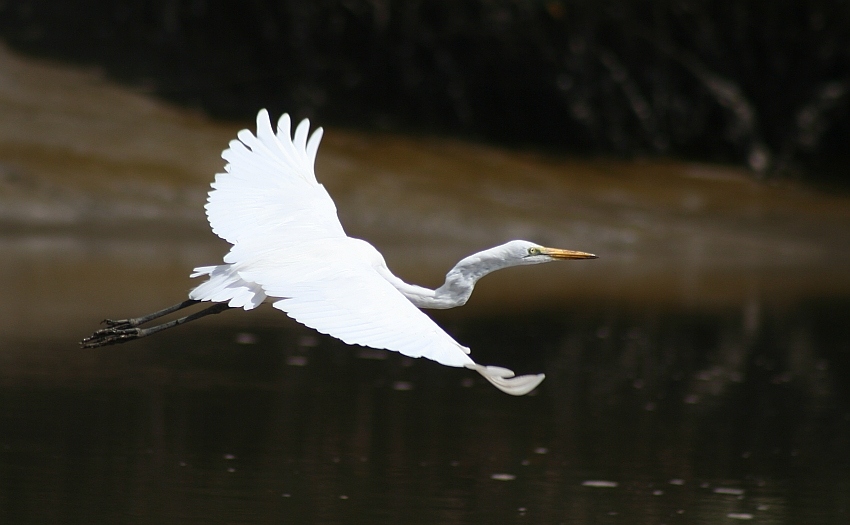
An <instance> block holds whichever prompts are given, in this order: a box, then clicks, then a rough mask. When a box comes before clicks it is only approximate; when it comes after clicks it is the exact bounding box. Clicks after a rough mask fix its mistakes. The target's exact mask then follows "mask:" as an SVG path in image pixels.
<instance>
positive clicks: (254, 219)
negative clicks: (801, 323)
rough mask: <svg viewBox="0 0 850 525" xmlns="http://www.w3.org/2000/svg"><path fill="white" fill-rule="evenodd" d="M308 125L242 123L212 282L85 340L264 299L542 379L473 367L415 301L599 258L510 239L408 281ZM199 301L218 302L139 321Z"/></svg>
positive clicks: (529, 384)
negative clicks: (349, 227) (338, 186)
mask: <svg viewBox="0 0 850 525" xmlns="http://www.w3.org/2000/svg"><path fill="white" fill-rule="evenodd" d="M308 129H309V122H308V121H307V120H306V119H305V120H303V121H301V123H300V124H299V125H298V127H297V128H296V129H295V136H294V138H293V137H292V136H291V135H290V119H289V115H286V114H284V115H283V116H282V117H281V118H280V120H279V121H278V125H277V133H275V132H274V131H273V130H272V126H271V122H270V121H269V115H268V113H267V112H266V111H265V110H262V111H260V113H259V115H257V134H256V136H255V135H254V134H253V133H251V132H250V131H249V130H247V129H246V130H242V131H240V132H239V133H238V135H237V137H238V139H239V140H233V141H231V142H230V147H229V148H228V149H226V150H224V152H223V153H222V157H223V158H224V159H225V160H226V161H227V165H226V166H225V173H219V174H217V175H216V177H215V182H213V183H212V188H213V189H212V191H210V192H209V199H208V201H207V204H206V206H205V208H206V211H207V217H208V219H209V223H210V226H211V227H212V231H213V232H214V233H215V234H217V235H218V236H219V237H221V238H223V239H225V240H226V241H228V242H230V243H231V244H232V245H233V246H232V247H231V248H230V251H229V252H228V253H227V255H225V256H224V264H220V265H217V266H202V267H199V268H195V270H194V273H193V274H192V277H200V276H208V280H207V281H205V282H204V283H202V284H201V285H199V286H197V287H196V288H194V289H193V290H192V291H191V292H189V299H188V300H186V301H183V302H182V303H179V304H176V305H174V306H172V307H170V308H166V309H164V310H160V311H158V312H154V313H152V314H150V315H147V316H143V317H138V318H134V319H122V320H117V321H113V320H106V321H104V322H105V323H106V325H107V327H106V328H103V329H101V330H98V331H97V332H95V333H94V334H92V335H91V336H90V337H87V338H85V339H83V340H82V342H81V343H80V344H81V345H82V346H83V347H87V348H91V347H97V346H102V345H108V344H114V343H123V342H126V341H129V340H133V339H138V338H140V337H145V336H147V335H150V334H152V333H156V332H159V331H161V330H164V329H166V328H171V327H173V326H176V325H179V324H183V323H185V322H188V321H192V320H195V319H198V318H200V317H203V316H206V315H210V314H215V313H219V312H222V311H224V310H226V309H228V308H243V309H245V310H250V309H252V308H256V307H257V306H259V305H260V304H261V303H263V302H265V301H269V302H271V303H272V306H274V307H275V308H277V309H279V310H283V311H284V312H286V313H287V314H288V315H289V316H290V317H292V318H293V319H295V320H297V321H298V322H300V323H303V324H305V325H307V326H309V327H311V328H314V329H316V330H318V331H319V332H321V333H324V334H328V335H332V336H334V337H336V338H338V339H341V340H342V341H344V342H346V343H348V344H358V345H363V346H369V347H372V348H378V349H386V350H392V351H396V352H399V353H402V354H404V355H406V356H410V357H427V358H428V359H432V360H434V361H437V362H438V363H441V364H444V365H447V366H455V367H465V368H470V369H472V370H476V371H477V372H479V373H480V374H481V375H482V376H484V377H485V378H486V379H487V380H488V381H490V382H491V383H493V384H494V385H495V386H496V387H498V388H499V389H501V390H503V391H504V392H507V393H508V394H513V395H523V394H526V393H528V392H530V391H531V390H533V389H534V388H535V387H536V386H537V385H538V384H540V382H541V381H543V378H544V376H543V374H536V375H524V376H515V374H514V372H513V371H511V370H508V369H506V368H501V367H497V366H484V365H481V364H478V363H476V362H475V361H473V360H472V358H471V357H470V356H469V349H468V348H467V347H465V346H463V345H461V344H460V343H458V342H457V341H455V340H454V339H453V338H452V337H451V336H450V335H448V334H447V333H446V332H444V331H443V330H442V329H441V328H440V327H439V326H437V325H436V324H435V323H434V321H432V320H431V318H430V317H428V316H427V315H425V314H424V313H422V311H421V310H420V308H453V307H455V306H461V305H463V304H465V303H466V301H467V299H468V298H469V296H470V294H471V293H472V288H473V287H474V286H475V283H476V281H478V279H480V278H481V277H483V276H485V275H487V274H488V273H490V272H492V271H495V270H499V269H501V268H507V267H509V266H518V265H524V264H538V263H545V262H549V261H556V260H561V259H592V258H595V255H592V254H589V253H584V252H576V251H570V250H560V249H555V248H546V247H543V246H539V245H537V244H534V243H531V242H528V241H510V242H508V243H506V244H503V245H501V246H496V247H495V248H490V249H489V250H484V251H482V252H479V253H476V254H473V255H470V256H469V257H466V258H465V259H462V260H461V261H460V262H458V263H457V265H455V267H454V268H452V269H451V270H450V271H449V273H448V274H447V275H446V282H445V283H444V284H443V285H442V286H440V287H439V288H437V289H436V290H429V289H427V288H423V287H421V286H416V285H412V284H408V283H406V282H404V281H402V280H401V279H399V278H398V277H396V276H395V275H393V274H392V272H390V270H389V269H388V268H387V265H386V263H385V262H384V258H383V256H381V254H380V253H379V252H378V250H376V249H375V248H374V247H373V246H372V245H371V244H369V243H367V242H366V241H363V240H360V239H354V238H351V237H348V236H347V235H346V234H345V231H343V229H342V225H341V224H340V222H339V219H338V218H337V212H336V207H335V206H334V202H333V200H332V199H331V197H330V195H328V192H327V191H326V190H325V187H324V186H323V185H322V184H320V183H319V182H317V181H316V175H315V173H314V169H313V166H314V163H315V159H316V151H317V150H318V148H319V141H320V140H321V138H322V128H318V129H317V130H316V131H315V132H313V134H312V135H311V136H310V138H309V140H308V139H307V134H308ZM201 301H209V302H213V303H216V304H214V305H212V306H210V307H208V308H207V309H205V310H201V311H199V312H197V313H194V314H192V315H187V316H185V317H181V318H179V319H175V320H172V321H170V322H167V323H163V324H160V325H155V326H152V327H150V328H139V325H142V324H144V323H147V322H149V321H152V320H153V319H156V318H159V317H162V316H164V315H166V314H169V313H171V312H175V311H177V310H181V309H183V308H186V307H188V306H191V305H193V304H197V303H199V302H201Z"/></svg>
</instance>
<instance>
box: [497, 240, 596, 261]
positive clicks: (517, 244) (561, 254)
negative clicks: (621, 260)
mask: <svg viewBox="0 0 850 525" xmlns="http://www.w3.org/2000/svg"><path fill="white" fill-rule="evenodd" d="M502 248H504V249H505V252H506V253H505V255H507V256H508V257H509V258H510V259H513V260H514V263H515V264H540V263H545V262H552V261H562V260H568V259H596V256H595V255H593V254H592V253H585V252H577V251H573V250H562V249H560V248H547V247H546V246H540V245H539V244H536V243H533V242H528V241H510V242H508V243H506V244H503V245H502Z"/></svg>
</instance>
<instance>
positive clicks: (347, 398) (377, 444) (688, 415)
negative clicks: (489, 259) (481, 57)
mask: <svg viewBox="0 0 850 525" xmlns="http://www.w3.org/2000/svg"><path fill="white" fill-rule="evenodd" d="M848 306H850V303H848V302H846V301H845V302H843V303H840V302H839V303H834V302H833V303H829V302H820V303H813V304H805V305H800V306H799V307H794V308H785V309H782V310H777V311H768V312H760V313H756V314H754V313H753V312H731V311H726V312H718V313H712V314H696V313H693V314H689V313H687V312H677V313H670V312H666V313H665V312H660V311H644V312H634V311H627V310H625V309H622V310H618V309H617V308H611V307H609V308H606V309H604V310H597V311H591V312H588V311H584V312H580V311H545V312H536V313H533V314H526V315H525V316H520V317H519V318H516V317H511V316H507V315H506V316H504V317H499V316H490V317H481V318H474V319H464V320H462V321H460V322H453V321H452V320H451V316H450V315H447V314H443V315H441V317H440V321H441V322H442V323H443V324H444V325H446V326H447V327H448V328H449V330H450V331H451V332H452V333H453V334H454V335H456V336H457V337H458V338H460V339H461V340H462V341H464V342H465V343H468V344H470V346H471V347H472V348H473V350H474V351H475V352H476V355H477V356H479V359H481V360H483V361H485V362H488V361H489V362H498V363H501V364H507V363H510V364H512V365H514V366H517V367H518V368H520V369H529V370H544V371H546V373H547V379H546V381H544V383H543V384H542V385H541V387H540V388H539V389H538V390H537V391H536V392H535V393H534V394H533V395H531V396H526V397H521V398H514V397H510V396H507V395H504V394H502V393H500V392H499V391H497V390H496V389H494V388H492V387H491V386H490V385H488V384H486V383H485V382H483V380H480V379H479V378H478V377H477V376H475V375H473V374H471V373H470V372H468V371H465V370H458V369H450V368H446V367H442V366H439V365H436V364H434V363H431V362H428V361H423V360H413V359H408V358H404V357H402V356H398V355H395V354H390V353H387V352H378V351H372V350H368V349H362V348H359V347H347V346H345V345H343V344H342V343H339V342H337V341H335V340H333V339H330V338H326V337H324V336H317V335H315V334H313V333H312V332H310V331H309V330H306V329H302V328H300V327H298V326H297V325H295V324H294V323H291V322H289V321H287V320H280V322H275V321H273V319H274V318H273V317H265V316H262V315H260V316H256V315H252V313H249V314H241V313H237V312H228V313H227V314H224V315H222V316H219V319H215V320H212V319H210V320H205V321H202V322H199V323H198V325H197V326H195V327H192V326H187V327H181V328H180V329H177V330H174V331H171V332H170V333H165V334H160V335H159V336H157V337H153V338H150V339H147V340H143V341H139V342H136V343H133V344H130V345H124V346H121V347H107V348H105V349H99V350H93V351H81V350H77V349H75V348H74V346H73V344H72V343H71V342H69V341H55V340H43V339H42V340H32V339H29V340H28V341H26V340H25V341H20V342H18V343H17V345H18V347H19V348H18V350H20V351H22V352H20V353H19V352H15V354H14V355H17V356H19V357H14V356H12V357H8V355H7V358H6V363H5V365H4V366H3V369H4V370H6V373H4V372H3V371H2V370H0V429H2V431H1V432H0V523H571V524H572V523H575V524H587V523H630V524H632V523H733V522H738V521H742V520H743V521H752V522H754V523H846V522H847V519H848V513H850V451H848V444H850V403H848V399H850V389H848V386H847V377H848V375H850V374H848V372H850V370H848V367H850V360H848V358H847V355H846V353H847V341H848V340H850V323H848V322H847V317H846V315H845V312H846V311H847V308H848ZM227 316H232V317H231V318H230V319H228V318H227ZM240 316H241V317H240ZM236 318H238V321H237V322H239V323H241V324H235V325H234V324H230V323H232V322H234V319H236ZM7 344H10V343H9V342H7ZM80 360H82V364H81V363H80ZM71 363H73V364H71ZM66 365H69V366H68V367H66ZM68 368H70V369H71V372H70V373H68V372H67V370H68ZM80 370H84V373H80Z"/></svg>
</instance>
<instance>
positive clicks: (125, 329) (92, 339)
mask: <svg viewBox="0 0 850 525" xmlns="http://www.w3.org/2000/svg"><path fill="white" fill-rule="evenodd" d="M105 322H106V324H108V325H109V328H102V329H100V330H98V331H97V332H95V333H93V334H92V335H90V336H89V337H86V338H85V339H83V340H82V341H80V346H81V347H82V348H97V347H98V346H106V345H114V344H118V343H124V342H127V341H130V340H132V339H138V338H139V337H141V336H142V330H141V329H140V328H130V324H129V323H127V322H126V321H111V320H108V319H107V320H106V321H105ZM112 323H115V324H112Z"/></svg>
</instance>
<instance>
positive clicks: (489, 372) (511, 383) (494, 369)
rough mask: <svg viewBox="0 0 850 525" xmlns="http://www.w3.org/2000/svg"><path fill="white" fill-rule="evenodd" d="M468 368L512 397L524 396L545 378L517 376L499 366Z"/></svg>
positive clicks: (544, 376)
mask: <svg viewBox="0 0 850 525" xmlns="http://www.w3.org/2000/svg"><path fill="white" fill-rule="evenodd" d="M469 368H472V369H473V370H476V371H477V372H478V373H479V374H481V375H482V376H484V379H486V380H487V381H490V382H491V383H493V385H494V386H495V387H496V388H498V389H499V390H501V391H502V392H505V393H506V394H510V395H512V396H524V395H525V394H527V393H529V392H531V391H532V390H534V389H535V388H537V385H539V384H540V383H541V382H543V380H544V379H545V378H546V375H545V374H533V375H527V376H517V375H516V374H514V372H513V370H508V369H507V368H502V367H500V366H484V365H479V364H475V365H473V366H470V367H469Z"/></svg>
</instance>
